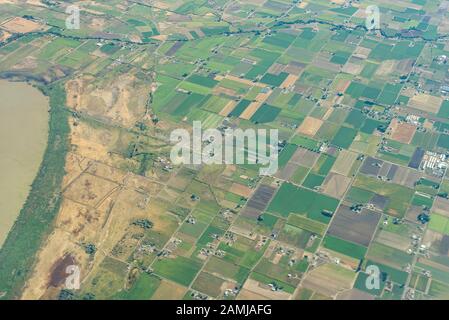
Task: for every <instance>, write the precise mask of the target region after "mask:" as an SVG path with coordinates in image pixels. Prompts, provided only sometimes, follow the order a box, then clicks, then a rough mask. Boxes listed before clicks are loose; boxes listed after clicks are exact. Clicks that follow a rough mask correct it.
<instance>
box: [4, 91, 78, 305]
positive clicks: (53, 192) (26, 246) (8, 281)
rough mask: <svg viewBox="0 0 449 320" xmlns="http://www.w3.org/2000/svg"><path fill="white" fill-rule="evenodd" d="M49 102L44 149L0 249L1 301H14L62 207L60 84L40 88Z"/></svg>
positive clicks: (65, 130)
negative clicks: (17, 215)
mask: <svg viewBox="0 0 449 320" xmlns="http://www.w3.org/2000/svg"><path fill="white" fill-rule="evenodd" d="M40 89H41V90H42V91H43V92H44V94H46V95H48V96H49V98H50V108H51V112H50V120H49V137H48V144H47V149H46V151H45V154H44V158H43V161H42V164H41V167H40V169H39V172H38V174H37V177H36V179H35V180H34V182H33V184H32V188H31V191H30V194H29V195H28V198H27V200H26V202H25V205H24V206H23V208H22V210H21V212H20V214H19V217H18V219H17V220H16V222H15V224H14V226H13V227H12V229H11V231H10V233H9V234H8V237H7V239H6V241H5V243H4V245H3V247H2V248H1V249H0V261H1V263H0V292H4V293H5V295H4V296H3V299H10V298H15V297H17V296H18V295H19V294H20V290H21V289H22V287H23V285H24V284H25V281H26V279H27V277H28V276H29V274H30V272H31V270H32V268H33V266H34V260H35V256H36V252H37V250H38V249H39V248H40V246H41V244H42V241H43V240H44V239H45V237H46V236H47V234H48V232H50V231H51V227H52V223H53V220H54V218H55V216H56V214H57V213H58V211H59V206H60V203H61V194H60V191H61V183H62V178H63V177H64V175H65V171H64V165H65V157H66V154H67V151H68V150H69V141H68V134H69V131H70V127H69V125H68V118H67V117H68V113H67V112H66V111H65V110H64V108H65V91H64V88H63V85H62V84H55V85H53V86H51V87H41V88H40Z"/></svg>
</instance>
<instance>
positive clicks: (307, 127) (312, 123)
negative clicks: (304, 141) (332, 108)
mask: <svg viewBox="0 0 449 320" xmlns="http://www.w3.org/2000/svg"><path fill="white" fill-rule="evenodd" d="M322 125H323V120H320V119H316V118H312V117H310V116H307V117H306V118H305V119H304V121H303V122H302V123H301V125H300V126H299V128H298V133H301V134H305V135H308V136H312V137H313V136H314V135H315V134H316V133H317V132H318V130H319V129H320V128H321V126H322Z"/></svg>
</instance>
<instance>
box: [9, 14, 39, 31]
mask: <svg viewBox="0 0 449 320" xmlns="http://www.w3.org/2000/svg"><path fill="white" fill-rule="evenodd" d="M1 26H2V27H3V28H4V29H5V30H7V31H9V32H11V33H28V32H33V31H36V30H39V29H40V28H41V27H42V25H41V24H39V23H37V22H34V21H30V20H27V19H24V18H22V17H15V18H13V19H11V20H8V21H6V22H5V23H3V24H2V25H1Z"/></svg>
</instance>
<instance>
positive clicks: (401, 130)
mask: <svg viewBox="0 0 449 320" xmlns="http://www.w3.org/2000/svg"><path fill="white" fill-rule="evenodd" d="M390 130H391V133H390V137H391V139H393V140H396V141H399V142H402V143H405V144H410V142H412V139H413V136H414V134H415V132H416V127H415V126H414V125H412V124H410V123H401V122H399V121H398V120H397V119H393V121H391V124H390Z"/></svg>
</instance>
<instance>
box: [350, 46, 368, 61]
mask: <svg viewBox="0 0 449 320" xmlns="http://www.w3.org/2000/svg"><path fill="white" fill-rule="evenodd" d="M370 53H371V49H369V48H365V47H360V46H358V47H357V48H356V49H355V51H354V53H353V54H352V55H353V56H354V57H356V58H360V59H367V58H368V56H369V54H370Z"/></svg>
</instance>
